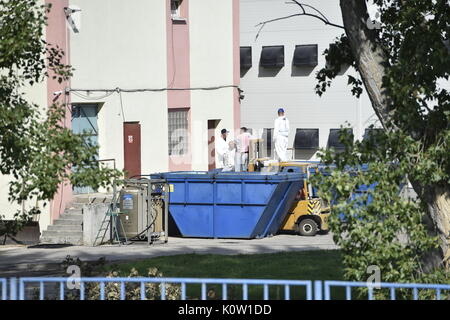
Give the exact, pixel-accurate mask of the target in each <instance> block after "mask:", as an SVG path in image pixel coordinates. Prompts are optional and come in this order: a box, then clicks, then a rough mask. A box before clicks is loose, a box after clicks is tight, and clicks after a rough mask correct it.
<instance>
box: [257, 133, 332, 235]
mask: <svg viewBox="0 0 450 320" xmlns="http://www.w3.org/2000/svg"><path fill="white" fill-rule="evenodd" d="M252 142H256V143H257V144H259V143H258V142H259V141H255V140H254V141H252ZM250 149H253V150H255V151H256V152H253V153H254V155H255V157H254V158H251V159H250V161H249V166H248V171H249V172H252V171H264V172H301V173H305V174H306V176H307V179H306V180H305V181H304V183H303V187H302V188H301V189H300V190H299V192H298V194H297V196H296V198H295V200H294V203H293V204H292V206H291V209H290V210H289V213H288V215H287V216H286V219H285V221H284V223H283V225H282V227H281V229H280V231H285V232H286V231H288V232H292V231H294V232H296V233H297V234H299V235H302V236H315V235H316V234H317V233H318V232H321V233H327V232H328V231H329V225H328V218H329V216H330V206H329V205H328V204H327V203H326V202H325V200H323V199H322V198H320V197H319V196H318V194H317V191H316V189H315V188H313V186H312V185H311V184H310V183H309V177H310V174H311V171H315V172H317V171H318V163H314V162H310V161H309V162H308V161H300V160H291V161H286V162H275V161H273V160H270V159H269V158H267V157H265V158H258V155H259V154H258V153H259V152H258V151H259V146H256V148H255V145H254V144H253V145H252V144H251V148H250ZM251 151H252V150H251Z"/></svg>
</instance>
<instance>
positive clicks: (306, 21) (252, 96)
mask: <svg viewBox="0 0 450 320" xmlns="http://www.w3.org/2000/svg"><path fill="white" fill-rule="evenodd" d="M303 2H305V3H308V4H310V5H312V6H314V7H316V8H317V9H319V10H320V11H321V12H322V13H323V14H324V15H325V16H326V17H327V18H328V19H329V20H330V21H332V22H334V23H337V24H342V16H341V12H340V7H339V1H338V0H326V1H324V0H308V1H303ZM240 9H241V15H240V16H241V20H240V23H241V27H240V28H241V46H251V47H252V62H253V66H252V68H251V69H250V70H249V71H248V72H247V73H246V74H245V75H244V76H243V77H242V78H241V87H242V89H243V90H244V95H245V99H244V100H243V101H242V104H241V117H242V124H243V125H245V126H247V127H250V128H273V121H274V119H275V118H276V117H277V114H276V111H277V109H278V108H279V107H283V108H284V109H285V110H286V116H287V117H288V119H289V121H290V124H291V132H290V137H289V147H293V143H294V137H295V130H296V128H319V144H320V147H326V144H327V140H328V135H329V129H331V128H339V127H340V125H343V124H344V123H345V122H346V121H347V122H349V123H350V124H351V126H352V127H353V132H354V134H355V137H356V138H360V137H361V136H362V134H364V128H365V127H367V126H368V125H369V124H370V123H372V122H373V121H374V120H376V117H372V115H373V111H372V109H371V106H370V103H369V100H368V97H367V95H366V94H364V95H363V96H362V97H361V100H357V99H356V98H355V97H354V96H352V94H351V92H350V87H349V86H347V81H348V77H347V74H353V75H354V74H355V72H354V70H351V69H349V70H347V72H346V73H345V74H344V75H340V76H338V78H336V79H335V80H334V81H333V83H332V86H331V87H330V88H328V90H327V92H326V93H325V94H324V95H323V96H322V97H319V96H318V95H316V94H315V91H314V87H315V85H316V83H317V80H316V79H315V75H316V73H317V72H318V71H319V70H320V69H321V68H322V67H323V66H324V65H325V58H324V56H323V55H322V53H323V51H324V50H325V49H326V48H328V46H329V44H330V43H332V42H334V39H335V38H336V37H338V36H340V35H341V34H342V33H343V31H342V30H341V29H338V28H335V27H331V26H326V25H325V24H324V23H323V22H321V21H319V20H317V19H315V18H312V17H307V16H302V17H294V18H290V19H287V20H281V21H277V22H272V23H269V24H266V26H265V27H264V28H263V29H262V31H261V33H260V35H259V37H258V39H257V40H255V37H256V34H257V32H258V29H259V27H255V25H257V24H258V23H260V22H262V21H266V20H270V19H274V18H279V17H283V16H287V15H291V14H294V13H297V12H300V11H299V7H298V6H297V5H294V4H286V1H284V0H241V5H240ZM301 44H318V51H319V59H318V65H317V66H316V67H315V68H314V69H312V70H311V69H309V70H307V69H305V70H304V71H303V70H302V71H303V72H302V73H301V75H299V73H297V75H296V76H293V75H292V71H293V68H292V58H293V54H294V49H295V46H296V45H301ZM269 45H284V50H285V66H284V67H283V68H282V69H281V70H280V71H279V73H278V74H276V76H273V77H269V76H264V75H265V74H267V71H266V70H264V69H263V68H259V59H260V54H261V49H262V46H269ZM313 159H315V158H313Z"/></svg>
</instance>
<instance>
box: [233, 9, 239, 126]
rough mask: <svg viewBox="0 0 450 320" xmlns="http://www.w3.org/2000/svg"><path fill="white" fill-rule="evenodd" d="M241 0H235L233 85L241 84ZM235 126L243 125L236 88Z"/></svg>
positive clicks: (234, 105) (234, 99)
mask: <svg viewBox="0 0 450 320" xmlns="http://www.w3.org/2000/svg"><path fill="white" fill-rule="evenodd" d="M239 14H240V9H239V0H233V85H235V86H238V85H239V84H240V80H241V75H240V49H239V48H240V25H239V19H240V17H239ZM233 116H234V128H235V130H238V129H239V128H240V126H241V103H240V100H239V92H238V90H234V98H233Z"/></svg>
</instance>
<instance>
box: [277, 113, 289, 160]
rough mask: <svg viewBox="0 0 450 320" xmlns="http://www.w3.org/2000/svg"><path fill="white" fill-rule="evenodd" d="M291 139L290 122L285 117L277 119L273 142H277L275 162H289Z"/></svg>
mask: <svg viewBox="0 0 450 320" xmlns="http://www.w3.org/2000/svg"><path fill="white" fill-rule="evenodd" d="M288 138H289V120H288V119H287V118H286V117H285V116H282V117H278V118H277V119H275V123H274V126H273V141H274V142H275V160H277V161H287V147H288Z"/></svg>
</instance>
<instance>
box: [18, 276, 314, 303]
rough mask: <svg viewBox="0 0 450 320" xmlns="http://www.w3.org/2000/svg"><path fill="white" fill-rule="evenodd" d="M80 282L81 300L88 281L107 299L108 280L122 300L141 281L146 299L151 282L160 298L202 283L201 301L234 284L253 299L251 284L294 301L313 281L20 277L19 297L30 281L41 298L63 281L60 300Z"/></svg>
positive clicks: (224, 295) (308, 293)
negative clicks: (173, 288) (295, 291)
mask: <svg viewBox="0 0 450 320" xmlns="http://www.w3.org/2000/svg"><path fill="white" fill-rule="evenodd" d="M73 281H78V283H79V299H80V300H85V299H86V298H87V297H86V292H85V291H86V284H99V286H100V288H99V289H100V295H99V298H100V300H105V293H106V288H105V285H107V284H108V283H110V284H111V283H113V284H119V285H120V289H119V294H120V300H125V297H126V284H130V283H134V284H139V285H140V286H139V288H140V299H141V300H145V299H146V285H147V284H152V283H153V284H160V285H161V286H160V298H161V300H166V298H167V297H166V289H167V285H169V284H170V285H179V286H180V291H181V292H180V296H179V298H180V299H181V300H186V298H187V294H186V292H187V285H188V284H199V285H201V300H207V293H208V292H207V285H221V291H222V300H227V299H228V288H229V286H230V285H241V286H242V291H241V299H242V300H248V299H249V286H261V285H262V286H263V295H262V297H259V299H261V298H262V299H264V300H269V288H270V286H283V288H284V299H285V300H290V293H291V287H302V288H304V290H305V296H306V300H312V298H313V295H312V282H311V281H303V280H265V279H258V280H256V279H197V278H138V277H136V278H79V279H76V278H66V277H61V278H38V277H35V278H20V279H19V296H18V299H19V300H26V284H27V283H28V284H29V283H37V284H38V285H39V289H38V294H39V300H44V299H45V297H46V296H45V286H44V285H45V284H46V283H55V284H59V290H58V291H59V292H58V296H59V299H60V300H64V299H65V293H66V288H65V287H66V284H67V283H68V282H70V283H72V282H73Z"/></svg>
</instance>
